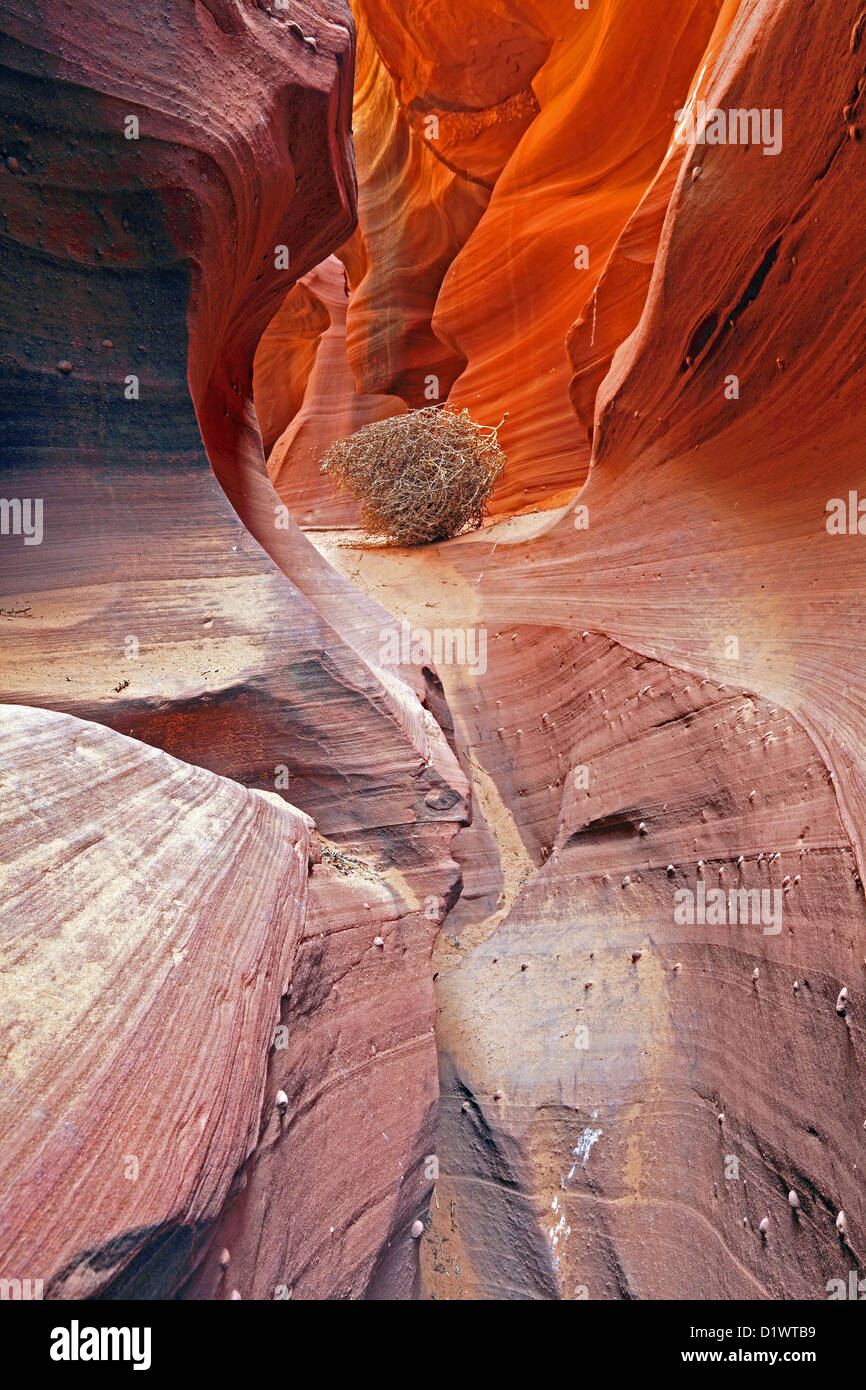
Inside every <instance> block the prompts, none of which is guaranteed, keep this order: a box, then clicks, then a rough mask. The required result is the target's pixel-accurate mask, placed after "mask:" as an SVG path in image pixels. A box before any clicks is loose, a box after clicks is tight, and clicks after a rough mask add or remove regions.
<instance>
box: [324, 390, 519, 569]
mask: <svg viewBox="0 0 866 1390" xmlns="http://www.w3.org/2000/svg"><path fill="white" fill-rule="evenodd" d="M501 424H502V421H501V420H500V422H499V425H478V424H476V422H475V421H474V420H473V419H472V418H471V416H470V414H469V412H468V410H461V411H459V412H458V411H456V410H452V409H450V408H449V407H448V406H447V405H444V406H440V405H431V406H426V407H425V408H424V409H423V410H412V411H409V413H408V414H406V415H396V416H394V417H392V418H391V419H390V420H377V421H376V422H375V423H373V424H372V425H365V426H364V427H363V429H360V430H358V431H356V433H355V434H353V435H350V436H349V438H348V439H341V440H338V442H337V443H336V444H332V445H331V447H330V449H328V451H327V453H326V454H325V455H324V456H323V458H322V461H321V468H322V472H323V473H329V474H330V475H331V476H332V477H333V478H334V480H335V481H336V483H337V485H338V486H339V487H341V488H343V489H344V490H346V491H348V492H352V493H354V495H355V496H356V497H357V498H358V500H359V501H360V503H361V514H362V516H363V519H364V524H365V526H366V527H367V530H368V531H370V532H371V533H372V534H373V535H377V536H384V537H385V538H386V539H387V540H389V541H391V542H392V543H393V544H394V545H425V544H427V543H428V542H430V541H441V540H447V539H448V538H449V537H450V536H456V535H457V534H458V533H459V532H460V531H465V530H467V529H468V530H473V531H474V530H477V529H478V527H479V526H480V525H481V521H482V518H483V516H484V504H485V503H486V501H487V499H488V497H489V496H490V494H491V492H492V491H493V486H494V484H495V482H496V480H497V478H498V477H499V475H500V473H501V472H502V470H503V468H504V467H505V462H506V460H505V455H504V454H503V452H502V450H501V449H500V447H499V440H498V438H497V431H498V430H499V428H500V426H501Z"/></svg>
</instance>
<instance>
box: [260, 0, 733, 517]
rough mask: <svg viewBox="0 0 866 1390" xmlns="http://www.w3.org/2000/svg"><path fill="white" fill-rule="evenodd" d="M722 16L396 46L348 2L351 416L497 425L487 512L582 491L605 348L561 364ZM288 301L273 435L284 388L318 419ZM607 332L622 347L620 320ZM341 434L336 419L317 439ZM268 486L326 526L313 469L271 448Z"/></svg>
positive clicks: (558, 18)
mask: <svg viewBox="0 0 866 1390" xmlns="http://www.w3.org/2000/svg"><path fill="white" fill-rule="evenodd" d="M734 8H735V4H734V0H731V2H730V3H728V4H727V5H725V6H724V9H723V7H722V3H721V0H675V3H673V4H671V3H670V0H650V3H647V4H644V5H641V6H637V7H636V6H635V5H633V4H631V3H628V2H627V0H607V3H603V2H600V3H598V4H596V5H593V6H592V7H591V8H590V9H589V10H577V9H576V8H575V6H574V4H573V3H572V0H523V3H513V4H502V3H492V2H491V0H487V2H486V3H483V4H481V5H478V6H475V7H473V8H472V9H470V10H467V9H465V8H463V7H456V6H454V5H452V4H449V3H446V2H445V0H437V3H434V4H432V5H426V6H419V7H418V8H417V13H416V12H415V8H414V7H413V8H412V12H411V13H410V15H409V16H408V17H407V16H404V17H403V18H402V19H401V22H400V24H399V25H398V24H396V23H395V20H394V14H393V11H392V10H391V9H390V7H389V6H387V5H384V4H380V3H379V0H356V5H355V12H356V18H357V22H358V29H359V53H358V80H357V84H356V92H355V104H354V124H355V144H356V151H357V157H358V171H359V186H360V191H359V229H358V232H357V233H356V235H355V237H353V239H352V241H351V242H350V243H349V245H348V246H347V247H346V248H344V250H343V251H342V252H341V253H340V254H341V255H342V256H343V258H344V260H345V263H346V266H347V271H348V283H349V288H350V295H349V304H348V309H347V313H346V355H347V359H348V364H349V367H350V368H351V372H352V375H353V377H354V382H355V388H356V391H357V392H359V393H362V394H369V395H373V396H381V395H393V396H396V397H398V398H399V399H400V400H402V401H404V402H405V403H406V404H407V405H409V406H419V405H424V404H428V403H429V402H430V401H431V400H444V399H446V398H447V399H448V400H450V401H451V402H453V403H454V404H455V405H458V406H460V407H464V406H466V407H468V409H469V410H470V412H471V413H472V415H473V416H474V417H475V418H476V419H478V420H479V421H480V422H482V423H485V424H495V423H497V422H498V421H499V420H501V419H502V418H503V417H504V416H506V414H507V417H508V418H507V419H506V421H505V424H504V426H503V428H502V431H501V435H500V439H501V443H502V446H503V448H504V450H505V452H506V454H507V455H508V459H509V463H508V468H507V469H506V472H505V474H504V476H503V479H502V481H501V482H500V485H499V488H498V490H497V494H496V496H495V499H494V502H493V508H492V510H493V511H500V512H501V511H514V510H518V509H520V508H522V507H525V506H528V505H531V504H533V503H539V502H543V503H547V504H550V503H551V502H553V501H555V500H556V499H557V498H558V497H559V496H566V495H568V494H570V493H571V492H573V491H574V490H575V489H576V488H577V487H578V486H579V485H580V484H581V483H582V482H583V481H584V479H585V477H586V472H587V468H588V463H589V444H588V442H587V437H586V430H585V428H582V426H581V421H580V419H578V418H575V412H574V410H573V408H572V406H571V404H570V401H569V381H570V378H571V375H572V373H573V372H574V373H579V372H580V371H581V370H584V371H588V373H589V380H590V384H591V387H592V389H593V390H594V389H595V387H597V385H598V380H600V377H599V374H598V372H599V362H600V361H602V362H604V363H605V364H606V362H607V361H609V354H610V352H611V351H612V347H613V346H615V344H613V345H610V344H608V345H607V346H606V349H605V352H606V354H607V355H606V356H602V357H600V356H599V354H598V352H597V351H596V350H595V343H594V340H593V331H592V324H590V342H589V343H588V344H587V345H586V346H585V348H584V346H583V344H580V345H579V346H576V340H575V339H574V338H572V358H573V359H574V360H573V361H570V360H569V355H568V351H567V348H566V342H567V339H568V336H569V333H570V330H571V328H572V325H573V324H574V322H575V320H577V319H578V318H579V317H580V315H581V311H582V309H583V306H584V304H585V303H586V301H587V299H588V297H589V296H590V295H591V293H592V290H593V287H594V286H595V284H596V282H597V281H598V278H599V274H600V272H601V269H602V268H603V267H604V265H605V262H606V261H607V259H608V257H609V256H610V254H611V252H612V250H613V247H614V245H615V243H616V242H617V238H618V237H619V235H620V233H621V231H622V229H623V227H624V226H625V224H626V223H627V222H628V220H629V218H630V217H631V215H632V213H633V212H634V210H635V208H636V207H637V206H638V204H639V203H640V201H641V199H642V198H643V197H644V195H645V194H646V192H647V189H648V188H650V186H651V185H652V182H653V180H654V179H655V178H656V176H657V174H658V171H659V166H660V164H661V163H662V161H663V160H664V156H665V152H666V150H667V148H668V146H669V144H670V140H671V135H672V132H673V128H674V113H675V111H676V110H677V109H678V108H679V107H680V106H682V105H683V104H684V103H685V101H686V99H687V97H688V95H689V92H690V89H691V88H692V87H693V84H694V82H695V80H696V76H697V75H698V74H699V73H700V72H701V70H702V69H704V70H705V69H706V67H707V65H708V64H709V62H710V57H708V55H707V54H706V53H705V50H706V48H707V45H708V44H718V42H719V37H720V35H721V34H722V33H723V32H724V30H725V28H726V25H727V23H729V21H730V17H731V14H732V13H733V10H734ZM720 11H722V14H721V17H720ZM717 21H718V25H717ZM714 31H715V32H714ZM653 232H654V234H655V235H656V236H657V228H656V227H655V226H654V227H653ZM650 243H652V237H650ZM651 260H652V253H650V263H651ZM642 274H645V269H644V271H642ZM640 289H641V291H645V282H644V280H642V279H641V280H640ZM303 294H304V290H303V289H302V288H301V287H299V288H298V289H297V290H296V291H293V294H292V295H290V296H289V299H288V300H287V302H286V305H285V306H284V308H283V310H282V311H281V313H280V314H278V315H277V317H276V319H275V320H274V322H273V323H272V325H271V327H270V328H269V329H268V331H267V332H266V334H265V336H264V339H263V341H262V345H261V347H260V349H259V354H258V359H257V383H256V401H257V406H258V409H259V411H260V413H262V414H263V416H264V418H265V419H266V420H268V421H269V420H271V419H272V418H275V417H277V416H280V417H282V418H285V419H286V422H287V423H288V419H289V418H292V417H293V416H294V414H295V413H296V411H297V409H298V408H299V407H297V405H296V402H297V400H298V399H299V397H300V395H301V385H300V384H299V383H302V384H303V385H304V386H305V388H306V396H305V408H306V411H307V413H308V414H310V413H313V414H315V413H322V412H321V409H320V408H319V407H318V406H317V404H316V400H317V398H318V397H319V395H320V393H321V392H322V390H323V389H326V388H323V384H322V382H321V381H316V380H314V379H313V377H312V372H311V363H310V354H309V340H308V337H307V336H306V335H305V333H304V332H298V333H297V334H295V332H294V330H293V328H292V324H293V321H294V319H295V318H296V317H297V315H298V308H299V304H298V303H296V302H295V300H294V296H298V300H299V301H300V296H302V295H303ZM622 317H623V322H624V324H625V325H626V327H625V331H628V329H629V328H630V327H631V326H633V323H632V321H631V319H632V318H633V310H632V311H631V317H630V316H629V313H628V312H626V313H624V314H623V316H622ZM609 331H615V330H614V325H613V322H611V323H610V325H609ZM321 341H322V339H321V338H320V342H321ZM293 342H294V343H295V344H296V346H293ZM329 352H330V353H331V357H332V358H333V348H329ZM583 357H587V358H588V359H589V365H588V366H584V365H583V362H582V359H583ZM277 361H280V362H282V364H283V368H282V371H281V372H279V371H277V370H275V362H277ZM335 370H336V367H335ZM603 374H604V372H603V370H602V371H601V375H603ZM377 408H378V407H377V405H375V404H374V405H373V406H372V407H371V412H372V413H371V415H370V418H378V417H377V415H376V413H375V412H376V410H377ZM356 421H357V422H358V423H360V422H361V420H360V419H359V416H358V414H357V413H354V414H353V415H351V416H343V417H342V418H335V419H332V422H331V430H332V432H333V433H340V432H342V433H348V432H350V429H351V428H356V427H357V423H356ZM317 442H318V441H317ZM327 442H330V440H328V441H327ZM271 473H272V476H273V477H275V478H276V479H277V486H278V489H279V491H280V493H281V495H282V496H283V497H284V498H285V500H286V501H287V502H289V503H290V504H292V505H297V504H298V503H300V504H301V505H302V506H303V507H304V510H305V516H306V517H307V519H311V520H312V519H314V517H313V512H314V510H315V508H316V506H319V507H320V518H319V519H320V520H321V521H322V522H323V523H325V524H327V523H328V521H329V520H331V519H333V516H334V504H333V502H331V501H330V500H329V499H330V488H329V487H327V486H326V485H323V484H322V483H321V481H320V482H319V483H318V486H317V487H316V486H313V487H312V491H311V469H310V451H309V448H306V447H304V446H303V445H301V444H300V443H299V444H298V445H297V447H296V442H295V440H294V439H293V438H292V437H290V436H289V437H286V436H284V437H283V439H282V440H281V441H280V446H279V456H278V458H277V459H272V461H271ZM296 489H297V492H296Z"/></svg>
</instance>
